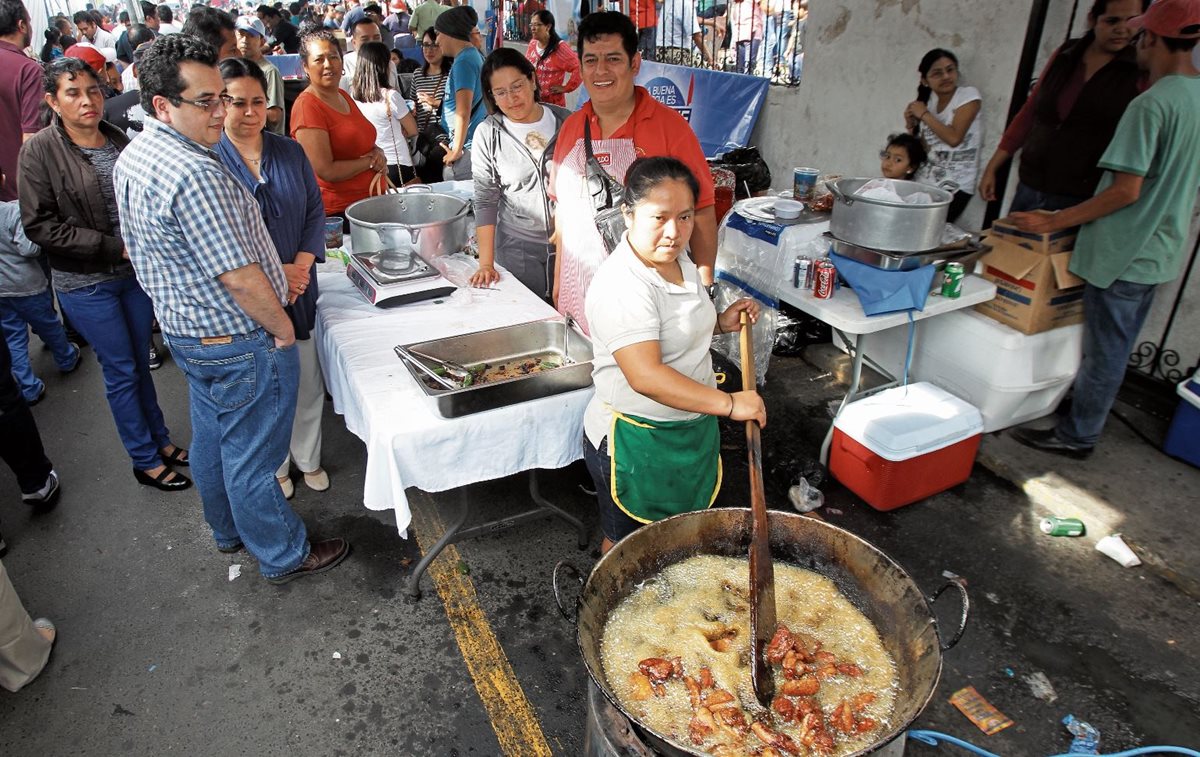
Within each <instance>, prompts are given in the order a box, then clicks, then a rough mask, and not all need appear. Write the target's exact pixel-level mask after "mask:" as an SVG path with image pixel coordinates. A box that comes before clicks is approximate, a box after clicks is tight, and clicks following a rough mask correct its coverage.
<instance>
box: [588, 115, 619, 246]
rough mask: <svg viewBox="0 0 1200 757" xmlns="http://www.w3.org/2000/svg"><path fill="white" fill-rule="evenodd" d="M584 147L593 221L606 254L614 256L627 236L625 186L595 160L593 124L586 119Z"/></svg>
mask: <svg viewBox="0 0 1200 757" xmlns="http://www.w3.org/2000/svg"><path fill="white" fill-rule="evenodd" d="M583 146H584V150H585V152H586V153H587V161H586V162H585V163H584V176H585V180H586V181H587V186H588V194H590V195H591V197H592V222H593V223H594V224H595V226H596V231H597V232H599V234H600V240H601V241H602V242H603V243H604V249H605V251H606V252H608V254H609V255H611V254H612V252H613V250H615V249H617V245H619V244H620V243H621V239H622V238H623V237H624V236H625V215H624V213H623V212H622V207H621V205H622V203H623V202H624V199H625V187H623V186H622V185H621V183H620V182H618V181H616V180H614V179H613V178H612V177H611V176H609V175H608V172H607V171H605V170H604V168H603V167H602V166H601V165H600V161H598V160H596V155H595V154H594V153H593V152H592V128H591V123H590V122H589V121H586V120H585V121H584V122H583Z"/></svg>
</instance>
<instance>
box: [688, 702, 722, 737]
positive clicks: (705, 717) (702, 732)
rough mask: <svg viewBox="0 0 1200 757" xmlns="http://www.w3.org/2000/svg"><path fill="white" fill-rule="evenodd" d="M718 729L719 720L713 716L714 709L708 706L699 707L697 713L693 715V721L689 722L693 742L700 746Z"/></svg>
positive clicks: (689, 731) (689, 732) (689, 734)
mask: <svg viewBox="0 0 1200 757" xmlns="http://www.w3.org/2000/svg"><path fill="white" fill-rule="evenodd" d="M716 730H717V721H716V718H714V717H713V714H712V711H711V710H709V709H708V708H707V707H698V708H697V709H696V712H695V714H693V715H692V720H691V722H689V723H688V736H689V737H690V738H691V740H692V743H693V744H695V745H696V746H700V745H701V744H703V743H704V740H705V739H707V738H708V737H709V736H712V735H713V733H715V732H716Z"/></svg>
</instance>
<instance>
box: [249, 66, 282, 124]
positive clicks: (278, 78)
mask: <svg viewBox="0 0 1200 757" xmlns="http://www.w3.org/2000/svg"><path fill="white" fill-rule="evenodd" d="M256 62H257V63H258V67H259V68H261V69H262V72H263V75H264V76H266V77H267V108H279V109H280V110H281V111H283V112H284V113H285V114H286V113H287V108H286V107H285V104H284V101H283V75H282V74H280V73H279V69H278V68H276V67H275V64H274V63H272V62H271V61H269V60H267V59H266V58H263V59H262V60H260V61H256ZM286 121H287V116H286V115H284V117H283V118H281V119H279V125H278V126H275V127H274V128H272V127H270V126H267V127H266V128H267V131H270V132H273V133H275V134H278V135H280V136H281V137H286V136H287V124H286V123H285V122H286Z"/></svg>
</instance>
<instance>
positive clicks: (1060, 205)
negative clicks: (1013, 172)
mask: <svg viewBox="0 0 1200 757" xmlns="http://www.w3.org/2000/svg"><path fill="white" fill-rule="evenodd" d="M1087 199H1090V198H1087V197H1076V196H1074V195H1059V194H1054V193H1052V192H1039V191H1038V190H1036V189H1034V188H1032V187H1030V186H1029V185H1027V184H1022V183H1021V182H1017V191H1016V194H1014V195H1013V199H1012V205H1010V206H1009V208H1008V212H1010V213H1017V212H1025V211H1029V210H1066V209H1067V208H1073V207H1075V206H1076V205H1078V204H1079V203H1081V202H1083V201H1084V200H1087Z"/></svg>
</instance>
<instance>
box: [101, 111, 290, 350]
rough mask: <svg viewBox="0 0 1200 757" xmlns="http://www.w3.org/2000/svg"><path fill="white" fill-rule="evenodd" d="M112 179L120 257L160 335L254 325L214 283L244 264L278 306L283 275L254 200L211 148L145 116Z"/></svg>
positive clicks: (218, 332) (283, 293)
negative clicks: (259, 275)
mask: <svg viewBox="0 0 1200 757" xmlns="http://www.w3.org/2000/svg"><path fill="white" fill-rule="evenodd" d="M113 183H114V185H115V186H116V193H117V207H118V209H119V210H120V214H121V230H122V237H123V238H124V240H125V245H126V248H127V249H128V250H129V259H130V261H131V262H132V263H133V269H134V271H135V272H136V273H137V279H138V283H140V284H141V285H142V288H143V289H145V290H146V293H147V294H148V295H150V299H151V300H153V301H154V312H155V315H157V316H158V322H159V324H160V325H161V326H162V330H163V331H165V332H166V333H168V334H173V335H175V336H190V337H206V336H223V335H226V334H245V333H249V332H251V331H253V330H255V329H256V328H258V327H259V324H258V323H256V322H255V321H254V320H253V319H252V318H250V316H248V315H246V312H245V311H244V310H242V308H241V307H240V306H239V305H238V304H237V302H236V301H235V300H234V299H233V296H232V295H231V294H230V293H229V290H227V289H226V288H225V286H224V285H223V284H221V282H220V281H218V280H217V277H218V276H220V275H221V274H223V273H225V272H227V271H232V270H235V269H238V268H243V267H245V266H247V265H251V264H253V263H258V264H259V265H260V266H261V267H262V270H263V273H265V274H266V275H267V279H268V280H269V281H270V282H271V287H272V288H273V289H274V290H275V294H276V296H277V297H278V298H279V304H280V305H281V306H282V305H286V304H287V277H286V276H285V275H284V273H283V265H282V264H281V263H280V261H279V255H278V253H276V251H275V245H274V244H273V243H272V242H271V237H270V235H269V234H268V233H267V227H266V225H265V224H264V223H263V219H262V215H261V213H260V211H259V208H258V203H257V202H255V200H254V197H253V196H251V195H250V193H249V192H247V191H246V189H245V188H244V187H243V186H242V185H241V183H240V182H238V180H237V179H236V178H234V176H233V175H232V174H231V173H229V171H228V170H227V169H226V168H225V167H224V166H223V165H222V164H221V161H220V160H219V159H218V158H217V156H216V153H214V152H213V151H212V150H210V149H208V148H206V147H203V146H201V145H200V144H198V143H196V142H193V141H192V140H190V139H188V138H187V137H185V136H183V135H182V134H180V133H179V132H178V131H176V130H175V129H173V128H171V127H170V126H168V125H166V124H164V123H162V122H160V121H158V120H157V119H154V118H147V119H146V126H145V130H144V131H143V132H142V133H141V134H139V135H137V136H136V137H134V139H133V141H132V142H131V143H130V144H129V147H127V148H125V150H124V151H123V152H122V153H121V158H120V160H118V161H117V166H116V169H115V171H114V176H113Z"/></svg>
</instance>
